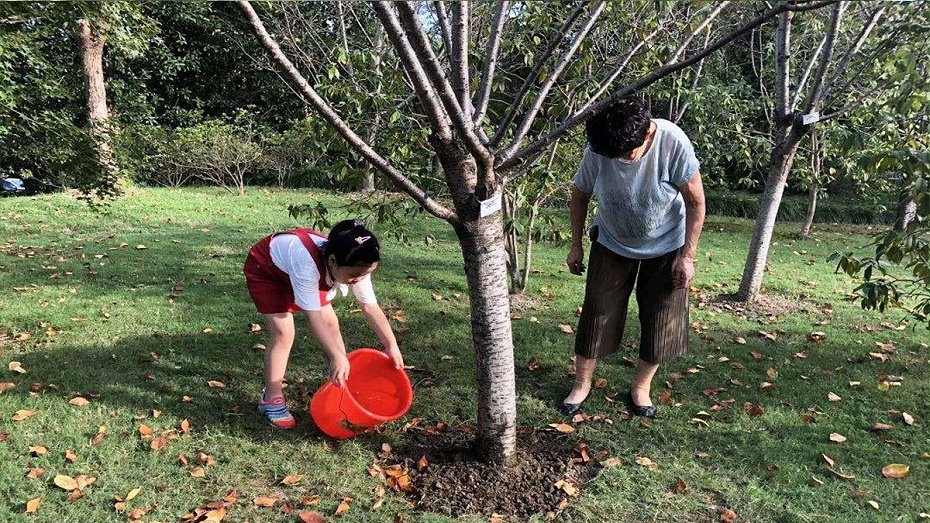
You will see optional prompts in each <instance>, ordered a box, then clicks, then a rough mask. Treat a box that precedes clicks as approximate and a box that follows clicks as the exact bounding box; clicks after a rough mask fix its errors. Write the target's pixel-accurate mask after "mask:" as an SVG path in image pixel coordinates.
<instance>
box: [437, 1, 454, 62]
mask: <svg viewBox="0 0 930 523" xmlns="http://www.w3.org/2000/svg"><path fill="white" fill-rule="evenodd" d="M433 6H434V7H435V8H436V21H437V23H438V24H439V32H440V33H442V43H443V44H445V46H446V54H447V55H449V63H452V26H451V25H450V24H449V13H448V11H446V3H445V2H440V1H436V2H433Z"/></svg>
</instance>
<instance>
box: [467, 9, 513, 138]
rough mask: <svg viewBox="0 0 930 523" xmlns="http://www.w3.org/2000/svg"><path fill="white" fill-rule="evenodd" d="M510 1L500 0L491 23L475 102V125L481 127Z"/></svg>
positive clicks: (489, 96) (486, 108)
mask: <svg viewBox="0 0 930 523" xmlns="http://www.w3.org/2000/svg"><path fill="white" fill-rule="evenodd" d="M509 8H510V2H507V1H506V0H500V1H499V2H498V3H497V9H496V10H495V11H494V21H493V22H492V23H491V35H490V36H489V37H488V44H487V47H486V49H485V54H484V69H483V70H482V71H481V83H480V84H479V85H478V92H477V93H475V94H477V95H478V99H477V101H476V103H475V115H474V122H475V126H476V127H478V128H480V127H481V121H482V120H483V119H484V114H485V112H486V111H487V110H488V101H489V100H490V98H491V85H492V84H493V83H494V70H495V68H496V67H497V55H498V53H499V52H500V44H501V35H502V34H503V30H504V22H505V21H507V16H506V15H507V10H508V9H509Z"/></svg>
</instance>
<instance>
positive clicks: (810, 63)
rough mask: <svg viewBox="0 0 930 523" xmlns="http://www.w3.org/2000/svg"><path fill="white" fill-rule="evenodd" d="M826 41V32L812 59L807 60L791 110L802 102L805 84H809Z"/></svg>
mask: <svg viewBox="0 0 930 523" xmlns="http://www.w3.org/2000/svg"><path fill="white" fill-rule="evenodd" d="M826 43H827V35H826V33H824V35H823V38H821V39H820V44H818V45H817V49H816V50H815V51H814V54H812V55H811V58H810V60H808V61H807V65H806V66H804V72H803V73H802V74H801V78H800V79H799V80H798V83H797V86H796V87H795V91H794V97H793V98H792V101H791V107H790V108H789V109H790V110H792V111H793V110H794V108H795V107H797V106H798V103H800V102H801V94H802V93H803V92H804V86H805V85H807V80H809V79H810V75H811V71H813V70H814V64H815V63H817V57H818V56H820V53H821V51H823V46H824V44H826Z"/></svg>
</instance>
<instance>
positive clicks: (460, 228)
mask: <svg viewBox="0 0 930 523" xmlns="http://www.w3.org/2000/svg"><path fill="white" fill-rule="evenodd" d="M432 142H433V147H434V148H435V150H436V152H437V155H438V157H439V161H440V163H441V164H442V167H443V172H444V174H445V177H446V182H447V184H448V186H449V189H450V191H451V192H452V199H453V202H454V204H455V209H456V214H457V215H458V217H459V221H458V223H456V224H453V226H454V228H455V233H456V235H457V236H458V239H459V245H460V246H461V248H462V258H463V261H464V263H465V267H464V269H465V278H466V281H467V283H468V298H469V302H470V305H471V332H472V345H473V347H474V350H475V366H476V369H477V377H478V442H477V443H478V451H479V452H480V453H481V455H482V456H483V457H484V459H485V460H486V461H488V462H501V463H504V464H510V463H512V459H513V458H514V456H515V454H516V448H517V403H516V397H517V396H516V375H515V369H514V355H513V332H512V329H511V323H510V299H509V297H508V292H507V288H508V285H507V260H506V253H505V250H504V223H503V220H502V219H501V213H500V212H496V213H494V214H492V215H490V216H487V217H485V218H479V207H480V204H479V201H480V200H484V199H487V198H488V197H490V196H492V194H493V192H494V190H495V189H497V190H499V188H494V187H488V188H487V190H488V191H490V192H491V193H492V194H481V193H482V192H484V189H481V188H479V190H478V191H477V192H475V191H474V190H473V189H470V188H471V187H476V185H475V182H476V181H477V179H478V175H477V170H478V168H477V165H476V163H475V159H474V158H473V157H472V156H471V155H469V153H468V151H467V150H466V149H465V147H464V146H463V145H462V144H457V143H453V144H443V143H442V142H440V141H439V140H437V139H433V140H432Z"/></svg>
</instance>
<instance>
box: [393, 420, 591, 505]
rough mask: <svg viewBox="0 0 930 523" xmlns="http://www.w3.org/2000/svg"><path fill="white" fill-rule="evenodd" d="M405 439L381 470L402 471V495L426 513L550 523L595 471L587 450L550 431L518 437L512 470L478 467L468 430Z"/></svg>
mask: <svg viewBox="0 0 930 523" xmlns="http://www.w3.org/2000/svg"><path fill="white" fill-rule="evenodd" d="M407 434H408V437H409V438H410V439H409V440H408V441H409V443H407V444H406V445H405V446H404V447H402V448H398V449H394V450H393V451H392V452H391V454H390V456H388V457H387V458H386V459H385V460H384V462H383V463H384V466H385V468H389V467H390V466H391V465H394V466H395V468H396V467H397V465H400V466H401V467H402V468H403V469H404V470H406V471H408V473H409V477H410V488H408V489H406V492H407V495H408V497H409V499H410V500H411V501H412V502H414V503H416V506H417V508H418V509H419V510H423V511H426V512H438V513H443V514H447V515H451V516H455V517H458V516H462V515H466V514H483V515H485V516H494V515H500V516H508V517H514V516H516V517H518V518H528V517H530V516H532V515H534V514H543V515H547V514H548V515H549V517H550V518H553V517H554V516H555V514H556V513H557V512H559V511H562V510H564V509H565V508H567V507H568V506H569V504H570V502H571V500H572V499H573V498H574V497H577V496H578V495H579V494H580V491H581V485H582V484H583V483H584V482H585V481H587V480H588V479H590V478H592V477H594V475H595V474H596V473H597V470H598V469H599V468H600V465H598V463H597V462H596V461H595V460H594V459H593V456H589V455H588V452H589V451H588V449H587V445H585V444H584V443H578V444H574V445H573V444H572V443H571V442H569V441H568V440H567V439H566V437H565V436H564V435H561V434H558V433H554V432H528V433H524V434H522V435H520V436H519V438H518V449H519V450H518V455H517V457H516V465H515V467H514V468H513V470H506V469H504V468H503V467H502V466H501V465H500V464H499V463H484V462H482V461H481V460H480V459H479V458H478V454H477V452H476V451H475V446H474V441H475V439H474V437H475V434H474V432H473V431H470V430H467V429H466V430H461V429H450V430H448V431H446V432H441V433H435V432H433V433H429V432H419V433H412V432H408V433H407ZM424 458H425V461H424ZM547 519H548V518H547Z"/></svg>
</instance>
